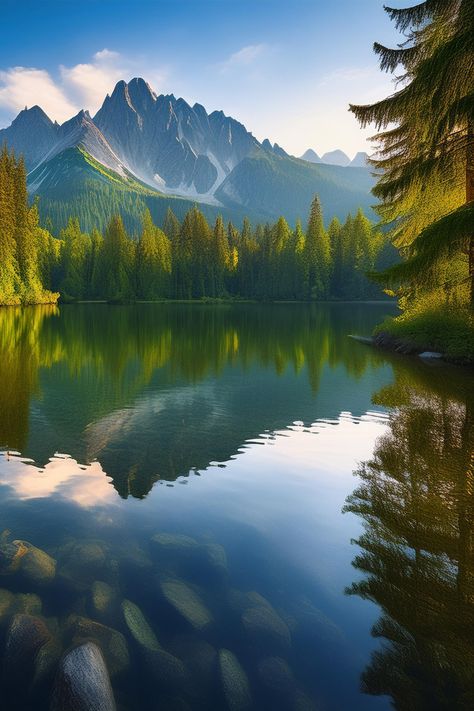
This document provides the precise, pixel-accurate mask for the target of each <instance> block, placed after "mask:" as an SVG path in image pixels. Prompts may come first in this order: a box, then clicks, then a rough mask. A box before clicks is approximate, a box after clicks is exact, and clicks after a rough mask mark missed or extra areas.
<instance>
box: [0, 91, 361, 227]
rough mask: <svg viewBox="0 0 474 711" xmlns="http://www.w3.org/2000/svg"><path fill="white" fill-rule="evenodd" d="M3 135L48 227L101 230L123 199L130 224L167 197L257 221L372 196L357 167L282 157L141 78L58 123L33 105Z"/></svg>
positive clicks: (158, 211) (338, 154)
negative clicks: (317, 200) (75, 224)
mask: <svg viewBox="0 0 474 711" xmlns="http://www.w3.org/2000/svg"><path fill="white" fill-rule="evenodd" d="M3 142H6V143H7V145H8V146H10V147H11V148H13V149H14V150H15V151H16V152H17V153H23V154H24V156H25V162H26V165H27V168H28V170H29V174H28V185H29V190H30V192H31V193H32V194H35V195H38V196H39V197H40V203H39V204H40V212H41V215H42V217H43V218H44V217H50V218H51V220H52V222H53V225H54V226H56V227H58V226H62V225H63V224H64V222H65V221H66V220H67V216H68V214H76V215H78V216H79V217H80V219H81V221H82V224H83V227H84V229H90V228H91V227H92V226H93V225H95V226H98V227H103V225H104V222H105V221H106V220H107V219H108V218H109V216H110V210H111V209H112V207H113V209H114V210H116V209H117V208H118V209H119V210H121V211H122V210H124V209H125V208H124V207H123V206H124V205H127V206H128V207H127V210H128V212H127V219H128V220H129V224H131V225H132V226H133V227H136V226H138V222H139V219H140V215H141V213H142V212H143V209H144V205H145V204H146V205H148V204H151V205H152V206H153V209H152V207H150V209H151V211H152V214H154V216H156V215H162V214H164V212H165V211H166V208H167V206H168V205H170V204H171V205H172V207H173V209H175V208H176V211H177V212H178V213H180V214H182V212H183V210H184V208H185V206H188V205H190V204H192V202H193V201H197V202H199V203H201V204H202V205H205V206H206V213H207V215H208V216H209V217H213V216H214V215H215V214H217V213H218V212H221V213H222V214H223V215H224V217H226V218H228V217H229V216H232V219H238V220H241V219H242V217H243V216H244V215H248V216H249V217H250V219H252V220H253V221H256V220H273V219H275V218H276V217H278V216H279V215H280V214H283V215H284V216H285V217H286V218H287V219H288V220H289V221H291V222H294V220H295V219H296V218H297V217H302V218H306V215H307V212H308V207H309V204H310V201H311V199H312V197H313V195H314V194H315V193H318V194H319V195H320V197H321V201H322V205H323V209H324V210H325V215H326V217H327V218H328V219H330V218H331V217H332V216H333V215H337V216H339V217H341V218H344V217H345V215H346V214H347V212H349V211H354V210H356V209H357V208H358V207H359V206H361V207H363V208H365V209H368V208H369V206H370V204H371V202H372V199H371V197H370V195H369V193H370V188H371V187H372V178H371V176H370V173H369V171H367V170H366V169H364V168H360V169H358V170H357V172H356V171H355V170H354V169H353V170H350V171H347V170H346V168H341V167H340V166H338V165H323V164H319V163H318V164H316V163H315V162H308V160H302V159H298V158H294V157H292V156H289V155H288V153H287V152H286V151H285V150H284V149H283V148H281V147H280V146H279V145H278V144H276V143H275V144H273V145H272V144H271V143H270V141H269V140H268V139H266V140H265V141H263V142H262V143H260V142H259V141H258V140H257V139H256V138H255V137H254V136H253V135H252V133H250V132H249V131H248V130H247V129H246V127H245V126H243V124H241V123H239V122H238V121H236V120H235V119H234V118H232V117H229V116H226V115H225V114H224V113H223V112H222V111H213V112H211V113H209V114H208V113H207V112H206V110H205V108H204V107H203V106H202V105H201V104H198V103H196V104H194V105H193V106H191V105H190V104H188V103H187V102H186V101H185V100H184V99H181V98H176V97H175V96H173V94H168V95H160V96H157V95H156V94H155V92H154V91H153V90H152V89H151V87H150V86H149V85H148V84H147V83H146V82H145V81H144V80H143V79H140V78H136V79H132V80H131V81H130V82H128V83H126V82H124V81H120V82H118V83H117V85H116V86H115V88H114V90H113V92H112V93H111V94H110V95H107V96H106V98H105V100H104V102H103V104H102V106H101V108H100V109H99V111H98V112H97V113H96V114H95V116H93V117H91V116H90V115H89V113H88V112H87V111H80V112H79V113H78V114H77V115H76V116H74V117H73V118H72V119H70V120H69V121H66V122H65V123H63V124H62V125H61V126H59V125H58V124H57V123H53V122H52V121H51V120H50V119H49V118H48V116H47V115H46V114H45V113H44V111H42V109H41V108H39V107H38V106H35V107H33V108H31V109H25V110H24V111H21V112H20V114H19V115H18V116H17V117H16V119H15V120H14V121H13V122H12V124H11V126H9V127H8V128H6V129H3V130H0V143H3ZM308 153H310V156H311V157H314V156H315V157H316V159H317V156H316V154H314V152H313V151H312V152H308V151H307V153H306V154H305V155H307V154H308ZM328 157H329V158H330V159H331V160H332V162H339V163H341V162H342V163H343V164H344V165H349V163H350V161H349V159H348V158H347V156H345V154H343V153H342V151H334V152H332V153H331V154H325V156H323V159H322V161H324V160H326V159H328ZM73 211H74V212H73Z"/></svg>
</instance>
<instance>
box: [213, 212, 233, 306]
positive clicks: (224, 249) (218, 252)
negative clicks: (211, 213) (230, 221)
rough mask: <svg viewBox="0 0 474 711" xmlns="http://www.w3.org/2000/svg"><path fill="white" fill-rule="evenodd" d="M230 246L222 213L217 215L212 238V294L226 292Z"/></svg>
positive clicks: (220, 294)
mask: <svg viewBox="0 0 474 711" xmlns="http://www.w3.org/2000/svg"><path fill="white" fill-rule="evenodd" d="M230 259H231V256H230V248H229V242H228V240H227V235H226V232H225V230H224V222H223V220H222V217H221V216H220V215H218V216H217V219H216V223H215V225H214V232H213V239H212V257H211V263H212V270H213V288H212V296H218V297H221V296H224V295H225V292H226V288H225V277H226V273H227V272H228V270H229V267H230Z"/></svg>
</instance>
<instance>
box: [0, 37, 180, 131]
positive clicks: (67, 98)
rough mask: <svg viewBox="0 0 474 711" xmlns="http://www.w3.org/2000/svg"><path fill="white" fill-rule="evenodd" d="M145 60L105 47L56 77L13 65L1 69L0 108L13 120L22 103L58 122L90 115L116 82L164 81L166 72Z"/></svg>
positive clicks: (61, 69) (64, 68)
mask: <svg viewBox="0 0 474 711" xmlns="http://www.w3.org/2000/svg"><path fill="white" fill-rule="evenodd" d="M147 66H148V63H147V62H146V61H145V60H142V61H130V60H129V59H128V58H126V57H124V56H123V55H121V54H120V53H119V52H115V51H112V50H110V49H107V48H104V49H102V50H100V51H98V52H96V53H95V54H94V55H93V57H92V59H91V61H90V62H86V63H80V64H75V65H74V66H72V67H67V66H64V65H61V66H60V67H59V70H58V78H57V79H55V78H53V76H51V74H50V73H49V72H47V71H46V70H45V69H38V68H28V67H12V68H9V69H6V70H4V71H2V70H0V109H4V110H5V112H4V113H7V114H9V116H10V118H11V119H13V118H14V117H15V116H16V114H17V113H18V112H19V111H21V109H23V108H24V107H25V106H34V105H35V104H38V105H39V106H41V108H42V109H43V110H44V111H45V112H46V113H47V114H48V116H49V117H50V118H51V119H52V120H56V121H58V122H59V123H62V122H63V121H66V120H67V119H69V118H71V117H72V116H74V115H75V114H76V113H77V112H78V111H79V110H80V109H88V110H89V111H90V112H91V113H92V114H93V113H95V112H96V111H97V109H98V108H99V107H100V106H101V104H102V102H103V100H104V98H105V96H106V94H110V93H111V92H112V90H113V88H114V86H115V84H116V83H117V82H118V81H119V80H120V79H124V80H125V81H129V80H130V79H132V77H134V76H143V75H144V74H145V76H144V78H145V79H148V81H150V83H152V85H153V88H159V87H161V86H162V84H163V82H165V81H166V72H164V71H162V70H160V69H155V70H153V71H152V72H151V75H150V71H149V70H148V68H146V67H147Z"/></svg>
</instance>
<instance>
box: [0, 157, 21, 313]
mask: <svg viewBox="0 0 474 711" xmlns="http://www.w3.org/2000/svg"><path fill="white" fill-rule="evenodd" d="M13 169H14V158H13V156H11V155H10V154H9V153H8V151H7V148H6V146H3V148H2V152H1V154H0V304H4V305H14V304H19V303H20V290H19V286H20V275H19V267H18V260H17V254H16V242H15V202H14V201H15V185H14V181H13Z"/></svg>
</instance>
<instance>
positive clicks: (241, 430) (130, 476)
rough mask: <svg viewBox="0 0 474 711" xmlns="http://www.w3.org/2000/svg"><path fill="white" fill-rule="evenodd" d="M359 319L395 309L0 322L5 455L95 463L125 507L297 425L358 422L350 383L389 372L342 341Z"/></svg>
mask: <svg viewBox="0 0 474 711" xmlns="http://www.w3.org/2000/svg"><path fill="white" fill-rule="evenodd" d="M368 309H369V310H370V309H372V312H373V316H371V319H372V321H374V320H375V319H376V318H377V316H378V315H380V316H382V315H383V314H384V313H386V311H387V309H390V307H389V306H388V305H387V306H384V305H382V306H380V305H378V306H373V307H368V306H367V305H351V307H350V309H348V308H347V307H343V306H339V305H334V306H333V307H330V306H326V307H324V306H317V305H315V306H305V305H294V304H291V305H286V306H285V305H278V306H272V305H268V306H258V305H250V306H244V305H243V306H233V307H227V306H218V307H213V306H200V305H197V304H196V305H192V306H188V305H186V306H184V305H177V304H169V305H164V306H159V305H154V304H141V305H137V306H129V307H119V306H117V307H110V306H106V305H97V304H95V305H78V306H69V307H62V308H61V311H60V312H59V310H58V309H55V308H47V307H42V308H34V309H23V310H21V309H6V310H2V311H0V377H1V381H2V383H4V384H5V387H4V388H2V389H1V390H0V446H1V445H3V446H5V447H10V448H14V449H17V450H19V451H21V452H22V454H24V455H27V456H30V457H32V458H33V459H34V460H35V461H36V462H38V463H39V464H41V463H44V462H47V461H48V460H49V458H50V457H51V456H52V455H53V454H54V453H55V452H56V451H58V450H59V451H62V452H67V453H68V454H70V455H71V456H72V457H74V458H75V459H76V460H77V461H79V462H82V463H89V462H91V461H93V460H94V459H98V460H99V461H100V462H101V464H102V466H103V468H104V470H105V471H106V472H107V474H108V475H109V476H110V477H111V478H112V480H113V484H114V486H115V488H116V489H117V491H118V492H119V493H120V495H121V496H124V497H126V496H129V495H132V496H135V497H137V498H142V497H144V496H146V495H147V493H148V492H149V491H150V489H151V487H152V486H153V483H154V482H155V481H157V480H159V479H161V480H169V481H173V480H175V479H176V478H177V477H178V476H181V475H187V474H188V472H189V471H190V470H191V469H193V468H194V469H202V468H205V467H206V466H207V465H208V463H209V462H210V461H214V460H217V461H227V460H228V459H229V458H231V457H232V456H235V454H236V453H237V452H238V451H239V449H240V447H241V446H242V444H243V443H244V442H246V441H248V440H251V439H252V438H255V437H258V436H259V435H261V434H262V433H263V432H269V431H272V430H275V429H281V428H282V427H286V426H287V425H288V424H289V423H291V422H293V421H294V420H296V419H299V420H303V421H304V422H305V423H306V424H309V423H311V422H314V421H315V420H316V419H318V416H319V417H334V418H337V417H338V415H339V413H340V412H341V411H345V410H350V411H352V412H353V413H354V414H355V415H360V414H363V413H364V412H365V410H366V409H367V408H368V407H369V406H370V393H369V392H366V393H365V392H362V391H363V389H362V388H361V387H360V386H359V385H358V381H359V380H360V379H361V378H363V377H364V374H365V375H366V376H367V378H368V379H369V380H370V382H372V381H373V379H374V378H375V381H376V382H384V381H385V380H387V375H388V370H389V369H388V367H387V366H386V363H385V360H384V359H383V357H381V355H380V354H378V353H376V352H374V351H372V350H370V349H368V348H365V349H364V348H360V346H359V345H358V344H354V343H353V342H351V341H350V339H348V338H347V334H348V333H349V332H350V331H357V330H359V331H362V332H364V331H366V330H367V325H366V323H367V312H368ZM377 372H378V373H379V375H377ZM322 377H323V378H324V381H323V384H322V387H321V378H322ZM361 392H362V398H361Z"/></svg>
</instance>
